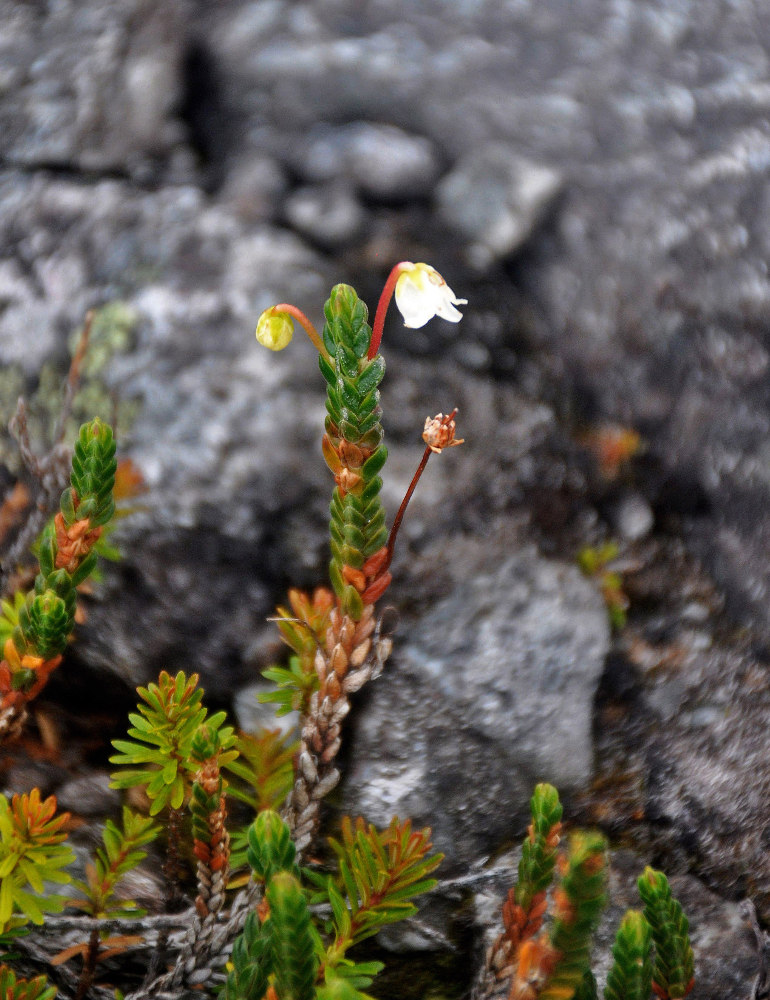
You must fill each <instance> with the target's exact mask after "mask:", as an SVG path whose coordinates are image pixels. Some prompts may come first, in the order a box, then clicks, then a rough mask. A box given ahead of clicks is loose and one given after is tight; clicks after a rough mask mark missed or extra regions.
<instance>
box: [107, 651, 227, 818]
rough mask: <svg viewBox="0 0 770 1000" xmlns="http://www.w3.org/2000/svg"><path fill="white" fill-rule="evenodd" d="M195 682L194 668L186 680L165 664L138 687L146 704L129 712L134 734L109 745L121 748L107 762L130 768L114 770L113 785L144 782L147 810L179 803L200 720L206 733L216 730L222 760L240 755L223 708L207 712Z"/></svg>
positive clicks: (190, 773) (191, 770)
mask: <svg viewBox="0 0 770 1000" xmlns="http://www.w3.org/2000/svg"><path fill="white" fill-rule="evenodd" d="M197 683H198V677H197V675H196V674H193V675H192V677H190V679H189V680H188V679H187V677H185V675H184V674H183V673H182V671H181V670H180V671H179V673H178V674H177V675H176V677H171V676H170V675H169V674H167V673H166V671H165V670H164V671H163V672H162V673H161V675H160V677H159V678H158V683H157V684H149V685H148V686H147V687H146V688H138V689H137V691H138V694H139V697H140V698H141V699H142V700H143V701H144V703H145V704H143V705H139V706H138V709H139V711H138V712H135V713H131V714H130V715H129V719H130V721H131V724H132V726H131V728H130V729H129V730H128V735H129V736H130V737H132V739H131V740H113V744H112V745H113V746H114V747H115V749H116V750H117V751H119V752H118V753H117V754H115V755H114V756H113V757H110V761H111V763H113V764H119V765H123V766H128V767H129V768H131V770H128V771H118V772H116V773H115V774H113V775H112V781H111V787H112V788H134V787H136V786H137V785H145V786H146V792H147V796H148V798H149V799H150V802H151V805H150V815H151V816H156V815H157V814H158V813H159V812H160V811H161V810H162V809H164V808H166V807H170V808H171V809H180V808H181V807H182V805H183V803H184V801H185V799H186V798H187V795H188V793H189V791H190V788H191V785H192V780H193V778H194V776H195V772H196V771H197V769H198V763H199V762H198V761H196V758H195V754H194V750H193V747H194V746H195V745H196V744H195V741H196V737H198V731H199V729H201V727H202V726H203V725H204V723H205V726H206V729H207V731H208V733H209V736H210V735H211V734H213V733H216V734H217V738H218V740H219V746H220V747H221V752H220V753H219V763H220V766H222V767H224V766H226V765H227V764H228V763H229V762H230V761H232V760H234V759H235V758H236V757H237V755H238V751H237V750H235V749H234V746H235V733H234V731H233V728H232V726H225V725H224V721H225V718H226V715H225V713H224V712H217V713H216V714H214V715H212V716H208V712H207V710H206V709H205V708H204V707H203V705H202V704H201V699H202V697H203V692H202V691H201V689H200V688H198V687H197Z"/></svg>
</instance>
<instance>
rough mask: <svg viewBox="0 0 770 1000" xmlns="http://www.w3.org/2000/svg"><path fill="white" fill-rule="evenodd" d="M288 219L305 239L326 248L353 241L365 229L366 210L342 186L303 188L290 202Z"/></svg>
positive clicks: (298, 190)
mask: <svg viewBox="0 0 770 1000" xmlns="http://www.w3.org/2000/svg"><path fill="white" fill-rule="evenodd" d="M286 218H287V219H288V221H289V222H290V223H291V225H292V226H293V227H294V228H295V229H296V230H297V231H298V232H300V233H301V234H302V235H303V236H307V237H309V238H310V239H311V240H313V241H314V242H316V243H321V244H323V245H325V246H338V245H340V244H343V243H348V242H350V241H351V240H352V239H353V238H354V237H355V236H356V235H357V234H358V233H359V232H360V230H361V227H362V226H363V223H364V210H363V208H362V206H361V203H360V202H359V201H358V199H357V198H356V197H355V195H354V194H353V192H352V191H350V190H349V188H347V187H346V186H342V185H339V184H329V185H314V186H312V187H311V186H308V187H301V188H298V189H297V190H296V191H294V192H293V193H292V194H291V195H290V197H289V198H288V199H287V200H286Z"/></svg>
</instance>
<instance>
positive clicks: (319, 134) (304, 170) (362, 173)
mask: <svg viewBox="0 0 770 1000" xmlns="http://www.w3.org/2000/svg"><path fill="white" fill-rule="evenodd" d="M300 149H301V152H300V154H299V155H298V156H295V160H294V162H295V165H296V168H297V169H298V170H299V171H300V172H301V174H302V175H303V176H305V177H307V178H308V179H309V180H313V181H330V180H335V179H340V178H347V179H349V180H350V181H352V183H353V184H355V186H356V187H357V188H358V190H359V191H361V192H362V193H363V194H365V195H369V196H370V197H373V198H379V199H383V200H393V199H395V200H397V201H405V200H406V199H408V198H415V197H422V196H424V195H426V194H428V193H429V191H430V189H431V187H432V185H433V183H434V182H435V180H436V177H437V175H438V170H439V166H438V161H437V157H436V153H435V150H434V148H433V145H432V143H431V142H430V141H429V140H428V139H426V138H425V137H423V136H418V135H410V134H409V133H407V132H404V131H403V130H402V129H399V128H396V127H395V126H393V125H375V124H372V123H369V122H355V123H353V124H351V125H345V126H338V127H336V128H328V127H325V128H321V129H318V130H316V132H315V134H312V133H311V135H310V137H309V139H308V140H307V142H306V143H303V144H302V146H301V147H300Z"/></svg>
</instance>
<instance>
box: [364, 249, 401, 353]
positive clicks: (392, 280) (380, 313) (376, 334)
mask: <svg viewBox="0 0 770 1000" xmlns="http://www.w3.org/2000/svg"><path fill="white" fill-rule="evenodd" d="M406 269H407V268H406V262H405V261H403V260H402V261H401V263H400V264H396V266H395V267H394V268H393V270H392V271H391V272H390V274H389V275H388V280H387V281H386V282H385V287H384V288H383V289H382V294H381V295H380V301H379V302H378V303H377V311H376V312H375V314H374V323H373V324H372V339H371V341H370V344H369V353H368V354H367V358H368V359H369V361H371V360H372V358H373V357H374V356H375V355H376V354H377V352H378V351H379V349H380V342H381V340H382V331H383V330H384V329H385V313H386V312H387V311H388V306H389V305H390V300H391V299H392V298H393V292H394V290H395V287H396V282H397V281H398V276H399V275H400V274H401V272H402V271H405V270H406Z"/></svg>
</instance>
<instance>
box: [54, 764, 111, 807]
mask: <svg viewBox="0 0 770 1000" xmlns="http://www.w3.org/2000/svg"><path fill="white" fill-rule="evenodd" d="M56 801H57V803H58V805H59V808H60V809H68V810H70V811H71V812H74V813H76V814H77V815H78V816H109V815H111V814H112V813H114V812H115V811H116V810H117V809H118V808H119V807H120V801H121V796H120V792H117V791H115V789H113V788H110V776H109V774H86V775H83V776H82V777H79V778H73V779H71V780H70V781H66V782H65V783H64V784H63V785H60V786H59V787H58V788H57V790H56Z"/></svg>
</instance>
